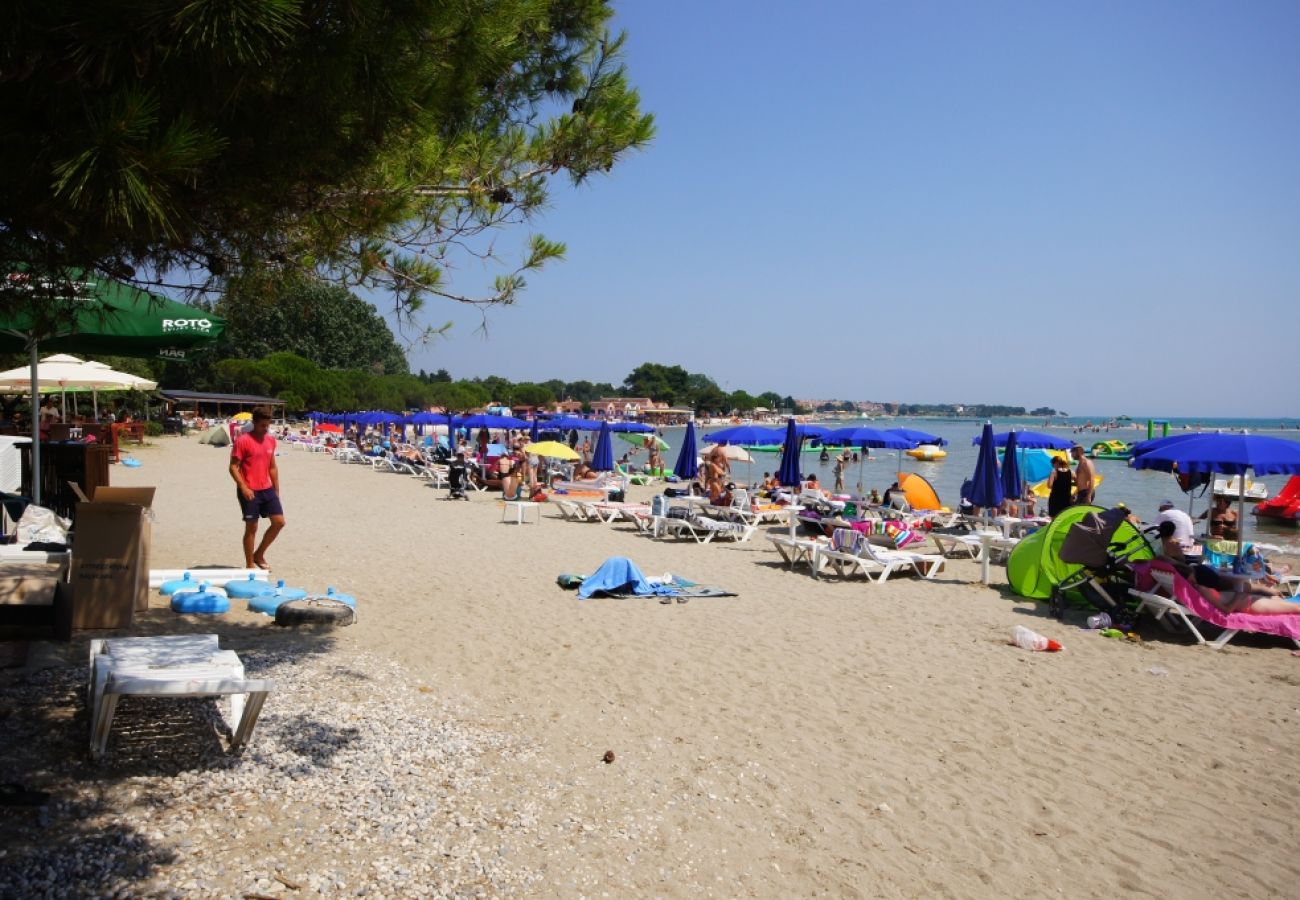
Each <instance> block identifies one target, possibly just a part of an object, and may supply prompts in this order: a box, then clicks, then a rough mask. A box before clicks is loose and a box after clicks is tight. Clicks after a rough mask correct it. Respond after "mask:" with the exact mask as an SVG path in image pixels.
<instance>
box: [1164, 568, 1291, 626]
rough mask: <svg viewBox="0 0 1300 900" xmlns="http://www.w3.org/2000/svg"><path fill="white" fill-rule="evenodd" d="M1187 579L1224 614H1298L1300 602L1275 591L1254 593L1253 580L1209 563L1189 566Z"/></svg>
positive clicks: (1207, 600)
mask: <svg viewBox="0 0 1300 900" xmlns="http://www.w3.org/2000/svg"><path fill="white" fill-rule="evenodd" d="M1188 580H1189V581H1190V582H1191V584H1192V585H1193V586H1194V587H1195V588H1196V590H1197V592H1198V593H1200V595H1201V596H1202V597H1204V598H1205V600H1206V602H1207V603H1209V604H1210V605H1211V606H1213V607H1214V608H1215V609H1217V610H1219V611H1220V612H1223V613H1250V614H1251V615H1252V616H1300V603H1291V602H1289V601H1287V600H1285V599H1283V598H1282V597H1280V596H1278V595H1276V594H1271V593H1258V592H1254V591H1252V590H1251V588H1252V586H1253V583H1252V582H1250V581H1247V580H1242V579H1237V578H1233V577H1232V576H1228V575H1220V574H1219V573H1218V572H1216V571H1215V570H1214V569H1212V568H1211V567H1209V566H1204V565H1196V566H1192V574H1191V578H1189V579H1188Z"/></svg>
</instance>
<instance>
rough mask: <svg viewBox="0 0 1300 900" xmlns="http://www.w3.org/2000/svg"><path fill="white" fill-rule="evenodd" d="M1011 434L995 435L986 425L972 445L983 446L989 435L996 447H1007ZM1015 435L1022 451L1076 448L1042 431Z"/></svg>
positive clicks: (989, 426)
mask: <svg viewBox="0 0 1300 900" xmlns="http://www.w3.org/2000/svg"><path fill="white" fill-rule="evenodd" d="M1010 434H1011V432H1009V431H1005V432H1003V433H1002V434H996V435H995V434H993V426H992V425H988V424H985V426H984V430H983V431H982V432H981V433H980V434H979V435H978V436H977V437H974V438H971V443H972V444H981V445H982V443H981V442H983V441H984V440H985V436H986V435H988V436H989V437H991V438H992V443H993V446H994V447H1005V446H1006V445H1007V437H1008V436H1009V435H1010ZM1015 435H1016V446H1017V447H1019V448H1020V449H1021V450H1029V449H1031V448H1034V449H1046V450H1069V449H1070V448H1071V447H1073V446H1074V442H1073V441H1067V440H1065V439H1063V438H1059V437H1057V436H1056V435H1054V434H1044V433H1043V432H1041V431H1017V432H1015Z"/></svg>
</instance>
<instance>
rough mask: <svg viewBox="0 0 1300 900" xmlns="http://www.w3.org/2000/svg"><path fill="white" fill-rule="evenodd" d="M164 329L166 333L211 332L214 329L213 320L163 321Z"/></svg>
mask: <svg viewBox="0 0 1300 900" xmlns="http://www.w3.org/2000/svg"><path fill="white" fill-rule="evenodd" d="M162 327H163V331H164V332H169V331H209V330H210V329H211V328H212V320H211V319H163V320H162Z"/></svg>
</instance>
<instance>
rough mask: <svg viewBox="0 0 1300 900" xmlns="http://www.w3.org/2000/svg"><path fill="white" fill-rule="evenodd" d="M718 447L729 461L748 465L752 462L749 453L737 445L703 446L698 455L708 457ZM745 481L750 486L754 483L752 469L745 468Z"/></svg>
mask: <svg viewBox="0 0 1300 900" xmlns="http://www.w3.org/2000/svg"><path fill="white" fill-rule="evenodd" d="M719 446H721V447H722V455H723V456H724V457H726V458H727V459H729V460H732V461H734V462H743V463H750V464H752V463H753V462H754V457H752V456H750V455H749V451H748V450H746V449H745V448H744V447H741V446H740V445H739V444H708V445H706V446H705V448H704V449H703V450H701V451H700V455H701V456H708V455H709V454H710V453H712V452H713V451H714V450H715V449H717V448H718V447H719ZM745 480H746V481H748V482H749V483H750V484H751V485H752V484H753V483H754V472H753V470H752V469H749V468H746V470H745Z"/></svg>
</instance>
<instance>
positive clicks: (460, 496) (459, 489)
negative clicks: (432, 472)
mask: <svg viewBox="0 0 1300 900" xmlns="http://www.w3.org/2000/svg"><path fill="white" fill-rule="evenodd" d="M468 487H469V465H468V464H467V463H466V462H465V457H464V456H463V455H461V454H459V453H458V454H456V457H455V458H454V459H453V460H452V461H451V463H450V464H449V465H448V466H447V489H448V493H447V499H448V500H468V499H469V494H467V493H466V492H465V491H466V488H468Z"/></svg>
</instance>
